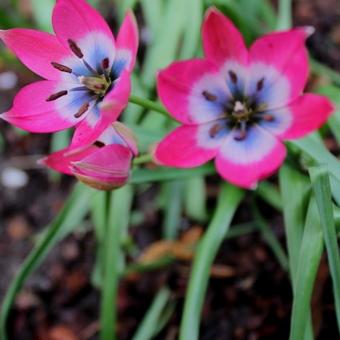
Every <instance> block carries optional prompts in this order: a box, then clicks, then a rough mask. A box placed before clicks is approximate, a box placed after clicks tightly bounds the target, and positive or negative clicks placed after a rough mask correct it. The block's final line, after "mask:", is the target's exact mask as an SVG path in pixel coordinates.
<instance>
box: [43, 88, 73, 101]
mask: <svg viewBox="0 0 340 340" xmlns="http://www.w3.org/2000/svg"><path fill="white" fill-rule="evenodd" d="M67 93H68V92H67V91H66V90H65V91H60V92H57V93H54V94H52V95H51V96H49V97H48V98H47V99H46V101H47V102H51V101H53V100H56V99H58V98H60V97H63V96H66V95H67Z"/></svg>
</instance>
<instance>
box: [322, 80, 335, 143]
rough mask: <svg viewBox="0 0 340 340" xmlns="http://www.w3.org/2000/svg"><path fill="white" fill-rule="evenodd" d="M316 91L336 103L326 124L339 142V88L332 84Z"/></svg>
mask: <svg viewBox="0 0 340 340" xmlns="http://www.w3.org/2000/svg"><path fill="white" fill-rule="evenodd" d="M317 92H318V93H320V94H322V95H324V96H327V97H328V98H329V99H330V100H331V101H332V102H333V103H335V104H336V110H335V112H334V113H333V114H332V115H331V116H330V117H329V119H328V126H329V128H330V129H331V131H332V133H333V134H334V136H335V138H336V140H337V142H338V143H340V88H339V87H336V86H334V85H327V86H323V87H321V88H319V89H318V91H317Z"/></svg>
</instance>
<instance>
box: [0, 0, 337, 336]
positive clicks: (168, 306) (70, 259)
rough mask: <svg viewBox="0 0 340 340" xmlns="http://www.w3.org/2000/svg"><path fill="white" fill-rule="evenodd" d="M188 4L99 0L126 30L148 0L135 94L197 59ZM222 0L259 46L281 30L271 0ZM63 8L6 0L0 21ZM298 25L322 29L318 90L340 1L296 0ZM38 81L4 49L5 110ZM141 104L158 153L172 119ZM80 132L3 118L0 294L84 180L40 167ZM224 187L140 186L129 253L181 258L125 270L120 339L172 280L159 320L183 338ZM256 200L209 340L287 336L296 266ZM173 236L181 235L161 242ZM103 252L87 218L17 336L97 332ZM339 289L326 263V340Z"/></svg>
mask: <svg viewBox="0 0 340 340" xmlns="http://www.w3.org/2000/svg"><path fill="white" fill-rule="evenodd" d="M189 2H190V3H192V4H193V6H194V7H193V8H189V7H187V3H186V1H183V0H181V1H179V0H144V1H142V0H141V1H140V2H138V3H137V1H133V0H131V1H122V0H117V1H114V0H112V1H111V0H96V1H95V0H93V1H91V3H92V4H94V5H95V6H96V7H97V8H98V9H99V10H100V11H101V13H102V14H103V15H104V16H105V18H106V19H107V20H108V22H109V24H110V25H111V27H112V29H113V30H114V32H115V33H116V27H118V24H119V22H120V21H121V19H122V16H123V13H124V9H125V8H126V7H128V6H129V5H130V4H134V3H137V4H136V7H135V8H136V14H137V17H138V21H139V27H140V32H141V48H140V53H139V66H138V67H137V69H136V72H135V74H136V75H135V78H134V89H133V93H135V94H139V95H141V96H146V97H149V98H154V97H155V92H154V75H155V72H156V70H157V69H158V68H161V67H164V66H166V65H167V64H168V63H169V62H171V61H172V60H173V59H175V58H177V57H179V58H189V57H192V56H193V55H195V54H196V52H197V49H199V46H200V45H199V44H200V43H199V26H200V23H201V17H200V16H201V14H200V13H199V12H197V11H196V7H195V1H188V3H189ZM212 3H214V4H216V5H218V6H219V8H221V9H222V10H224V11H225V12H226V13H228V14H229V15H230V16H231V17H232V18H233V19H234V20H235V22H236V24H237V25H238V26H239V27H240V28H241V29H242V31H243V33H244V34H245V36H246V38H247V40H248V41H251V40H252V39H253V38H254V37H255V36H256V35H257V34H259V33H261V32H263V31H266V30H268V29H271V26H273V13H274V12H271V11H270V10H269V11H268V9H270V7H268V6H266V7H265V8H266V10H267V11H268V12H265V11H264V7H262V5H263V3H264V1H262V0H252V1H251V0H246V1H238V0H234V1H232V0H230V1H222V0H220V1H212V0H210V1H205V4H206V6H208V5H209V4H212ZM52 6H53V1H52V0H1V1H0V28H1V29H7V28H13V27H26V28H36V29H40V30H47V31H50V30H51V26H50V13H51V9H52ZM273 8H275V3H273ZM294 25H312V26H314V27H315V28H316V33H315V34H314V35H313V36H312V37H311V38H310V40H309V41H308V46H309V48H310V52H311V54H312V56H313V57H314V59H315V61H316V62H314V63H313V69H314V71H316V72H315V73H314V75H313V76H312V77H311V82H310V88H311V89H315V88H318V87H320V86H322V85H325V84H328V83H329V78H330V77H333V78H334V75H333V74H329V69H324V68H323V65H327V66H328V67H329V68H331V69H333V70H337V71H340V0H305V1H302V0H299V1H295V2H294ZM319 63H320V64H319ZM338 77H339V76H338ZM37 79H38V78H37V77H36V76H35V75H34V74H32V73H31V72H30V71H29V70H27V69H26V68H25V67H24V66H23V65H21V64H20V62H18V61H17V59H16V58H15V57H14V56H13V55H12V54H11V53H10V52H9V51H8V50H6V49H4V48H3V46H0V111H1V112H4V111H6V110H7V109H8V108H10V106H11V103H12V100H13V98H14V95H15V94H16V93H17V91H18V89H20V88H21V87H22V86H24V85H26V84H28V83H30V82H32V81H35V80H37ZM338 82H339V83H340V81H339V78H338ZM130 106H131V107H129V109H128V110H127V112H126V113H125V115H124V120H125V121H126V122H128V123H129V124H130V125H131V126H132V127H135V129H136V131H137V133H138V135H139V137H140V143H141V144H140V147H141V149H142V151H147V147H148V145H149V144H150V143H153V142H155V141H157V140H158V139H160V138H161V137H162V136H163V135H164V133H163V131H165V128H166V124H167V123H165V121H164V117H161V116H158V115H156V114H154V113H153V114H148V115H147V117H146V115H143V110H141V109H140V108H138V107H135V106H133V105H130ZM137 124H138V126H137ZM70 133H71V132H70V131H69V132H62V133H58V134H55V135H54V136H53V137H52V136H50V135H33V134H28V133H26V132H23V131H20V130H18V129H15V128H13V127H12V126H9V125H8V124H6V123H4V122H2V121H0V273H1V275H0V301H1V299H2V297H3V296H4V293H5V291H6V288H7V287H8V285H9V283H10V280H11V279H12V278H13V277H14V275H15V273H16V271H17V269H18V266H19V264H20V263H21V262H22V261H23V260H24V258H25V256H26V255H27V254H28V252H29V251H30V249H31V248H32V244H33V243H34V242H36V241H37V238H39V234H40V233H41V232H42V231H43V230H44V227H46V226H47V225H48V224H49V222H50V221H51V220H52V219H53V218H54V217H55V216H56V214H57V212H58V211H59V210H60V208H61V207H62V205H63V203H64V201H65V198H66V197H67V196H68V193H69V191H70V189H71V187H72V186H73V179H71V178H68V177H65V176H60V175H58V174H56V173H51V172H49V171H47V170H46V169H43V168H41V167H40V166H38V165H37V160H38V159H39V158H41V156H43V155H45V154H47V153H49V152H51V151H52V150H57V149H60V148H62V147H64V146H66V145H67V143H68V138H69V136H70ZM326 142H327V145H328V147H329V148H330V149H331V150H332V151H333V152H334V153H338V152H339V150H338V147H337V145H336V143H335V142H334V140H333V139H332V138H328V139H327V140H326ZM150 166H151V165H150ZM274 183H275V182H274ZM218 187H219V182H218V179H217V178H215V177H214V176H210V177H208V178H207V179H204V178H203V177H197V178H193V179H190V180H186V181H175V182H167V183H164V184H162V185H141V186H137V187H136V188H134V190H135V196H134V197H135V198H134V200H133V209H132V212H131V223H130V231H129V236H128V237H127V244H126V254H127V258H128V260H135V259H139V260H140V261H141V262H143V259H145V258H148V260H150V259H151V260H152V261H155V262H157V261H158V260H159V259H161V260H162V259H163V257H164V256H163V255H164V254H169V253H170V254H171V260H170V261H167V262H166V261H165V262H164V263H163V264H162V263H161V265H160V266H159V267H160V268H158V269H155V270H149V269H150V268H149V269H148V270H147V271H145V268H144V269H141V270H133V271H131V273H129V274H126V275H125V276H124V278H123V280H122V281H121V285H120V288H119V289H120V290H119V300H118V306H117V308H118V312H119V325H118V329H119V339H131V338H132V334H134V331H135V330H136V328H137V327H138V325H139V323H140V322H141V320H142V319H143V316H144V314H145V313H146V311H147V310H148V308H149V306H150V302H151V301H152V299H153V298H154V296H155V294H156V292H157V291H159V289H160V288H161V287H165V286H167V287H168V288H167V290H164V291H163V299H164V306H163V307H164V312H163V314H162V315H163V320H162V322H163V323H162V322H160V323H159V325H158V326H159V329H157V332H158V335H157V336H156V339H166V340H171V339H176V336H177V331H178V325H179V321H180V317H181V308H182V302H183V297H184V293H185V287H186V282H187V279H188V273H189V270H190V262H191V258H192V255H193V254H192V251H191V250H190V249H191V246H192V245H193V244H195V243H196V242H197V241H198V239H199V238H200V235H201V233H202V232H203V230H204V227H205V226H206V222H207V221H208V217H209V216H210V215H209V213H210V208H211V206H212V205H211V202H214V199H215V198H216V193H217V191H218ZM252 199H254V197H252V195H249V197H247V200H246V202H245V203H244V204H245V207H244V208H243V209H242V208H241V209H240V210H239V212H238V214H237V216H236V217H235V221H234V224H235V225H236V227H235V228H232V230H235V233H234V234H232V233H231V234H230V239H227V240H226V241H225V242H226V244H227V246H226V244H225V246H223V247H222V248H221V250H220V252H219V254H218V257H217V259H216V261H215V262H216V264H215V266H214V267H213V270H212V274H211V275H212V278H211V282H210V286H209V291H208V293H207V296H206V302H205V305H204V311H203V318H202V330H201V338H202V339H214V340H215V339H221V340H222V339H250V340H255V339H274V338H275V339H277V340H279V339H287V338H288V332H289V320H290V310H291V306H290V303H289V302H290V301H291V299H292V296H291V288H290V283H289V278H288V275H287V272H286V268H285V265H286V263H285V262H284V259H281V263H279V261H278V260H277V256H274V255H273V251H272V249H271V247H270V246H268V242H266V241H265V240H264V238H263V233H261V232H259V228H258V227H257V226H255V225H254V223H255V222H253V221H252V220H251V218H252V217H250V215H249V209H247V208H246V204H247V203H249V202H250V201H251V200H252ZM257 202H258V203H259V204H258V207H259V211H260V212H259V213H260V214H263V215H264V216H265V218H266V221H267V222H265V223H268V225H267V227H268V226H270V228H272V230H273V231H274V233H275V235H276V236H277V237H278V238H279V239H280V240H281V242H282V244H284V239H283V235H284V231H283V221H282V217H281V215H280V214H279V213H278V211H277V210H275V209H274V208H273V207H272V206H270V205H267V203H265V202H264V201H263V200H261V199H260V198H257ZM164 238H166V239H168V240H171V239H175V238H176V239H178V240H179V241H177V242H172V243H164V242H161V241H160V239H164ZM169 242H170V241H169ZM143 251H144V253H143ZM141 254H144V255H143V256H144V258H143V257H142V258H141V257H140V256H141ZM95 258H96V241H95V237H94V235H93V231H92V219H91V216H88V218H86V219H85V220H84V221H83V222H81V223H79V226H78V227H77V230H76V232H75V233H73V234H72V235H71V236H68V237H67V238H66V239H65V240H63V241H62V242H61V243H60V244H59V245H58V246H57V247H55V249H54V250H53V251H52V252H51V253H50V254H49V256H48V258H47V260H46V261H44V263H43V264H42V265H41V267H40V268H39V269H38V270H37V271H36V272H35V274H34V275H33V276H32V277H31V278H30V279H29V281H28V282H27V284H26V285H25V288H24V289H23V290H22V292H21V293H20V294H19V295H18V297H17V299H16V303H15V306H14V309H13V312H12V314H11V317H10V323H9V329H10V334H11V336H10V339H11V340H15V339H20V340H23V339H25V340H26V339H27V340H28V339H42V340H49V339H51V340H52V339H53V340H59V339H60V340H61V339H62V340H73V339H84V340H85V339H96V336H97V331H98V306H99V294H98V291H97V289H96V288H95V285H96V274H95V273H94V272H93V268H94V264H95ZM157 263H158V262H157ZM330 287H331V283H330V278H329V273H328V267H327V265H326V264H325V262H323V264H322V265H321V267H320V270H319V274H318V279H317V283H316V289H315V292H314V297H313V311H314V317H315V322H314V323H315V325H316V334H319V339H335V338H336V337H337V335H336V334H337V333H336V321H335V315H334V306H333V304H332V297H331V295H330V294H331V288H330ZM188 340H189V339H188Z"/></svg>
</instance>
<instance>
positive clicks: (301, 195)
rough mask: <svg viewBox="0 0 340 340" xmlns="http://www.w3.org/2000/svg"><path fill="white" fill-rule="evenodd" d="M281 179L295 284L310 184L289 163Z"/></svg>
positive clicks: (291, 268) (291, 269)
mask: <svg viewBox="0 0 340 340" xmlns="http://www.w3.org/2000/svg"><path fill="white" fill-rule="evenodd" d="M279 181H280V189H281V195H282V206H283V216H284V223H285V232H286V238H287V248H288V254H289V267H290V275H291V277H292V281H293V286H294V282H295V277H296V273H297V265H298V261H299V254H300V247H301V242H302V237H303V229H304V225H305V217H306V210H307V204H308V198H309V192H310V185H309V183H308V180H307V179H306V177H305V176H303V175H301V174H300V173H299V172H298V171H296V170H295V169H293V168H291V167H289V166H287V165H285V166H283V167H282V168H281V170H280V173H279ZM292 193H294V194H292Z"/></svg>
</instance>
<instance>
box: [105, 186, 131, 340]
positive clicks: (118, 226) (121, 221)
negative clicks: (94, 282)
mask: <svg viewBox="0 0 340 340" xmlns="http://www.w3.org/2000/svg"><path fill="white" fill-rule="evenodd" d="M130 200H131V191H130V187H129V186H125V187H123V188H121V189H119V190H116V191H113V192H111V193H108V197H107V204H108V207H109V209H108V211H107V229H106V235H105V238H104V242H103V244H104V273H103V274H104V278H103V285H102V296H101V311H100V323H101V334H100V338H101V340H115V339H117V334H116V324H117V295H118V284H119V278H120V276H121V272H122V270H123V268H122V264H123V253H122V251H121V238H122V235H123V232H124V230H125V229H126V228H127V225H128V219H127V218H126V217H127V216H126V215H128V216H129V211H128V212H127V211H126V209H127V208H126V207H127V206H130Z"/></svg>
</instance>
